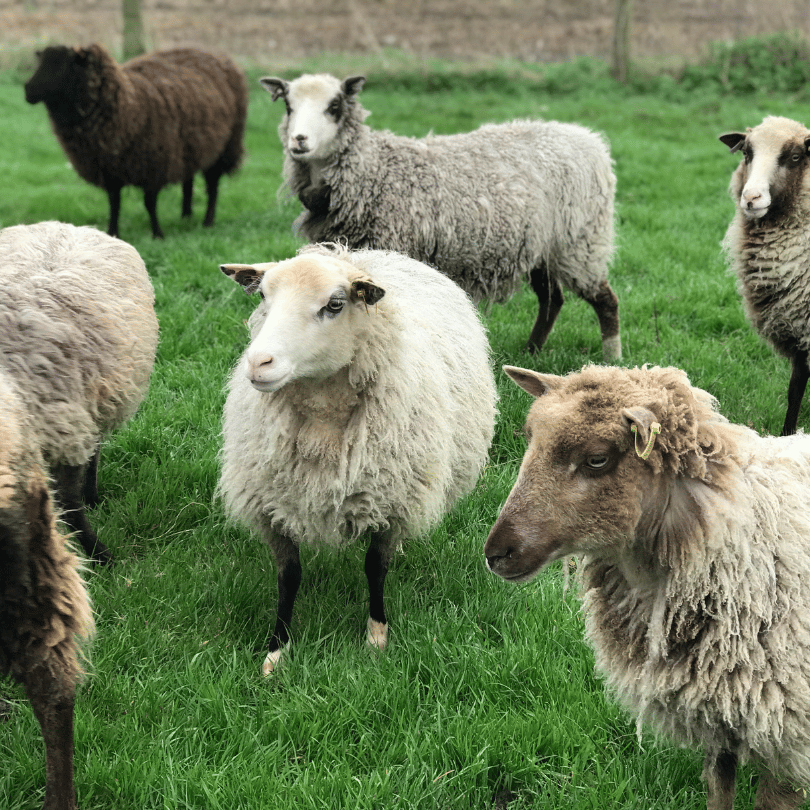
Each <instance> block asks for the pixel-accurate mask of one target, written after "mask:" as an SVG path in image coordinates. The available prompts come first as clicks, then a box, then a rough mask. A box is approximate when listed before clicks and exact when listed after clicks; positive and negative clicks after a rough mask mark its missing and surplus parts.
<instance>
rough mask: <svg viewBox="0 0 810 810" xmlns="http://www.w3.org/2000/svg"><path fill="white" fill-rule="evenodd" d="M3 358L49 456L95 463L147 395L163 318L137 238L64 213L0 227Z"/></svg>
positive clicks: (51, 459)
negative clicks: (72, 221)
mask: <svg viewBox="0 0 810 810" xmlns="http://www.w3.org/2000/svg"><path fill="white" fill-rule="evenodd" d="M0 285H1V286H2V290H3V293H2V296H0V365H2V368H3V369H5V371H6V372H7V374H8V375H9V376H10V377H12V378H13V379H14V380H15V381H16V384H17V386H18V387H19V391H20V395H21V396H22V397H23V399H24V400H25V404H26V407H27V409H28V411H29V413H30V414H31V416H32V419H33V422H34V424H36V426H37V433H38V436H39V442H40V446H41V448H42V452H43V455H44V457H45V460H46V462H47V463H48V464H52V463H53V462H64V463H66V464H70V465H81V464H84V463H86V462H87V461H88V460H89V458H90V457H91V456H92V454H93V453H94V452H95V450H96V448H97V447H98V445H99V442H100V440H101V438H102V437H103V436H104V435H105V434H106V433H108V432H110V431H111V430H113V429H114V428H116V427H118V426H119V425H121V424H123V423H124V422H125V421H126V420H127V419H129V417H130V416H132V415H133V414H134V413H135V411H136V410H137V408H138V406H139V405H140V403H141V400H142V399H143V397H144V396H145V394H146V390H147V387H148V383H149V376H150V374H151V371H152V365H153V363H154V358H155V351H156V347H157V339H158V324H157V319H156V317H155V312H154V292H153V289H152V284H151V282H150V280H149V276H148V274H147V271H146V267H145V266H144V263H143V261H142V259H141V257H140V256H139V254H138V252H137V251H136V250H135V248H133V247H132V246H131V245H129V244H127V243H126V242H122V241H121V240H119V239H116V238H113V237H110V236H107V235H106V234H103V233H101V232H100V231H97V230H95V229H94V228H90V227H75V226H73V225H65V224H62V223H58V222H43V223H39V224H37V225H18V226H13V227H10V228H4V229H3V230H0Z"/></svg>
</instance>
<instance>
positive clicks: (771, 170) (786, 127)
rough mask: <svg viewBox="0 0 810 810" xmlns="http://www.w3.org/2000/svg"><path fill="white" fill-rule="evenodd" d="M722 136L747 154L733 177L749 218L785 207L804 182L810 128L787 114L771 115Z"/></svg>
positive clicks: (733, 189) (752, 218) (809, 148)
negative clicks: (744, 129) (741, 131)
mask: <svg viewBox="0 0 810 810" xmlns="http://www.w3.org/2000/svg"><path fill="white" fill-rule="evenodd" d="M721 140H722V141H723V142H724V143H725V144H726V145H727V146H729V147H730V148H731V151H732V152H735V151H737V150H738V149H741V150H742V152H743V155H744V160H743V162H742V163H741V164H740V166H739V168H738V169H737V171H736V172H735V174H734V177H733V178H732V194H733V196H735V197H736V199H737V204H738V205H739V208H740V211H741V212H742V214H743V215H744V216H745V217H746V219H749V220H758V219H762V218H763V217H764V216H766V215H767V214H768V212H769V211H771V210H772V209H773V208H775V207H776V206H777V205H778V207H779V208H780V209H781V210H784V209H786V208H787V207H788V203H789V201H790V199H791V198H792V197H793V196H795V194H796V193H797V190H798V188H799V187H800V186H801V181H802V175H803V170H804V168H805V167H806V165H807V162H808V152H809V151H810V131H809V130H808V129H807V128H806V127H804V126H803V125H802V124H799V123H797V122H796V121H791V120H790V119H788V118H780V117H776V116H769V117H767V118H765V120H764V121H763V122H762V123H761V124H760V125H759V126H757V127H754V128H753V129H749V130H747V132H745V133H728V134H727V135H723V136H721Z"/></svg>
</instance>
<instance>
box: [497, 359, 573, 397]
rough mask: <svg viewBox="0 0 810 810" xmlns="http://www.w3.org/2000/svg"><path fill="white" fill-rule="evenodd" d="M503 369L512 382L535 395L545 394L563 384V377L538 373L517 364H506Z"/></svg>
mask: <svg viewBox="0 0 810 810" xmlns="http://www.w3.org/2000/svg"><path fill="white" fill-rule="evenodd" d="M503 370H504V373H505V374H506V375H507V376H508V377H509V379H511V380H512V382H514V383H515V384H516V385H519V386H520V387H521V388H522V389H523V390H524V391H525V392H526V393H527V394H531V395H532V396H533V397H542V396H545V395H546V394H548V393H549V392H550V391H554V390H556V389H557V388H559V387H560V385H561V384H562V377H556V376H554V375H553V374H538V372H536V371H530V370H529V369H527V368H518V367H517V366H504V367H503Z"/></svg>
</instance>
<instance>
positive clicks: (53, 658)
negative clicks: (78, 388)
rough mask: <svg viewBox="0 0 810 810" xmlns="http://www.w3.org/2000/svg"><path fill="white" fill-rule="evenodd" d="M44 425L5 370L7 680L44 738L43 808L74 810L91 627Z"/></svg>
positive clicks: (2, 482)
mask: <svg viewBox="0 0 810 810" xmlns="http://www.w3.org/2000/svg"><path fill="white" fill-rule="evenodd" d="M37 434H38V426H37V425H36V422H35V420H34V419H32V417H31V414H30V412H29V409H28V407H27V405H26V403H25V402H24V398H23V397H22V396H21V394H20V392H19V391H18V389H17V386H16V384H15V382H14V380H13V379H12V378H11V377H10V376H9V375H8V374H6V372H5V371H4V370H3V368H2V367H0V571H2V576H0V674H2V675H11V676H12V677H13V678H14V679H15V680H16V681H18V682H19V683H20V684H22V686H23V687H24V689H25V691H26V694H27V696H28V699H29V700H30V701H31V705H32V706H33V709H34V714H35V715H36V718H37V720H38V721H39V723H40V726H41V727H42V735H43V737H44V739H45V759H46V779H45V803H44V805H43V807H44V808H45V810H75V807H76V797H75V792H74V788H73V705H74V695H75V689H76V683H77V682H78V680H79V679H80V677H81V674H82V670H81V665H80V663H79V652H78V645H77V640H78V638H80V637H84V638H87V637H88V636H89V635H90V633H91V632H92V630H93V617H92V613H91V611H90V605H89V602H88V598H87V593H86V591H85V589H84V585H83V583H82V580H81V578H80V576H79V573H78V570H77V560H76V556H75V555H74V554H72V553H71V552H70V551H69V550H68V549H67V548H66V545H65V538H64V537H63V536H62V535H61V534H59V532H58V531H57V529H56V522H55V519H54V510H53V505H52V502H51V496H50V493H49V491H48V485H47V478H46V476H47V471H46V468H45V464H44V461H43V459H42V454H41V453H40V449H39V437H38V435H37Z"/></svg>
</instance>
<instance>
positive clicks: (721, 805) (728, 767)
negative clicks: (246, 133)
mask: <svg viewBox="0 0 810 810" xmlns="http://www.w3.org/2000/svg"><path fill="white" fill-rule="evenodd" d="M703 778H704V779H705V780H706V789H707V793H708V797H707V800H706V810H733V807H734V793H735V791H736V785H737V755H736V754H732V753H731V752H730V751H707V752H706V757H705V759H704V761H703Z"/></svg>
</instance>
